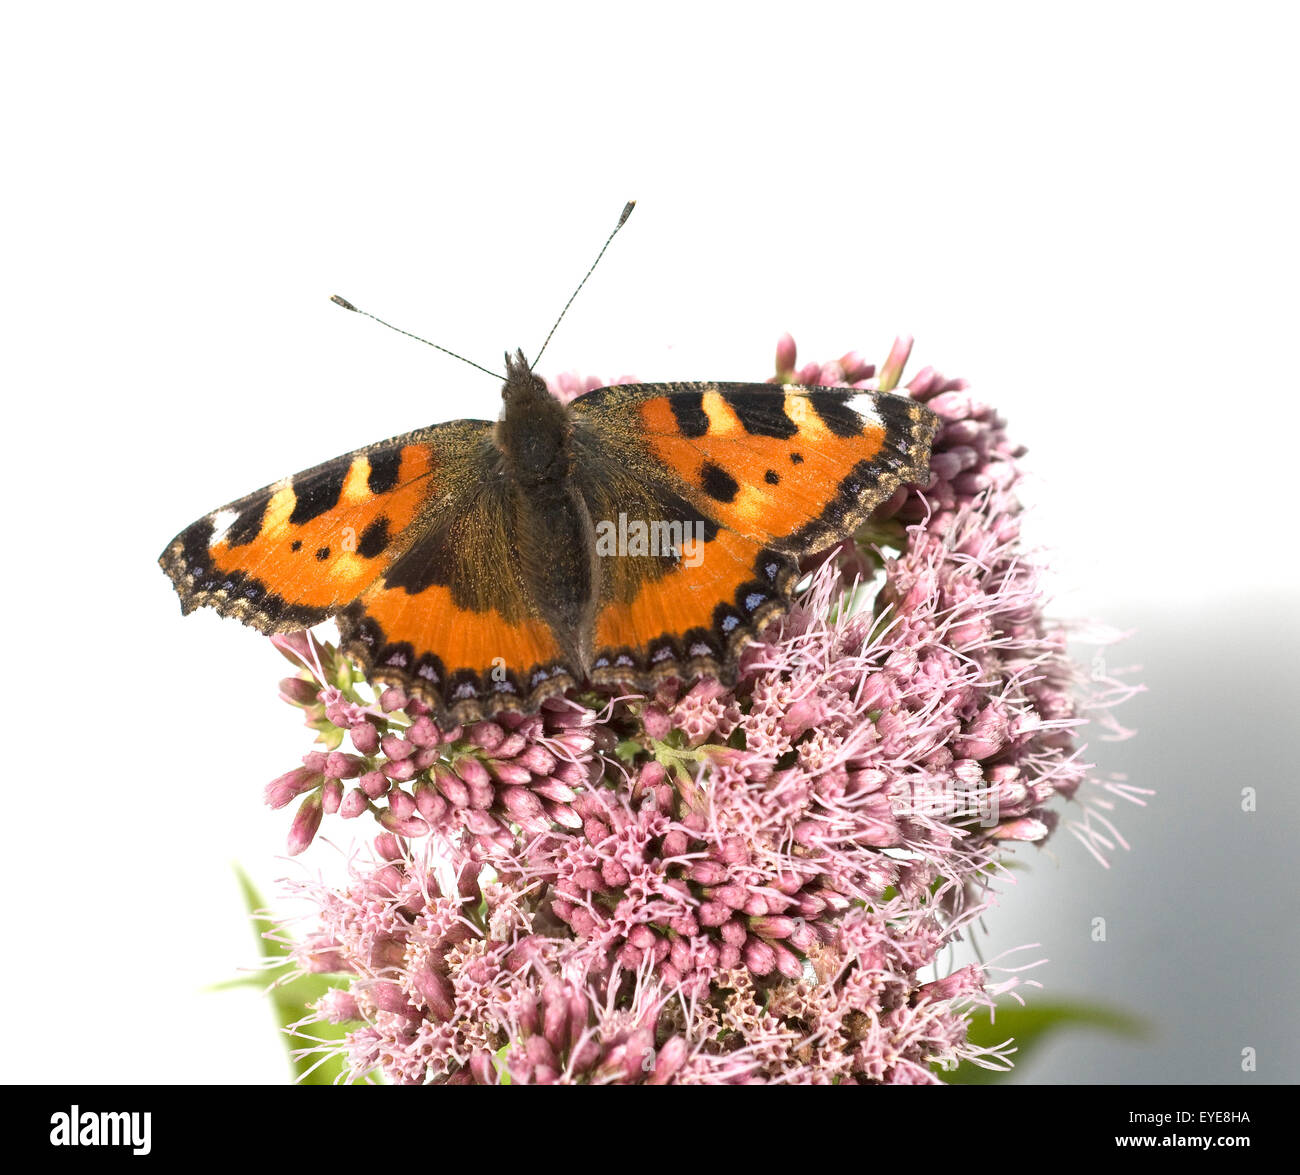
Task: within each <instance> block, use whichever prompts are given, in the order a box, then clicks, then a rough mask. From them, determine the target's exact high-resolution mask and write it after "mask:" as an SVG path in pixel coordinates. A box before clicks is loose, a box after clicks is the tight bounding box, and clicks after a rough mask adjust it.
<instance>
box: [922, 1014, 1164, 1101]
mask: <svg viewBox="0 0 1300 1175" xmlns="http://www.w3.org/2000/svg"><path fill="white" fill-rule="evenodd" d="M1069 1028H1091V1029H1095V1030H1098V1031H1101V1032H1109V1033H1110V1034H1111V1035H1113V1036H1123V1037H1128V1038H1129V1039H1140V1038H1142V1037H1145V1036H1147V1035H1148V1034H1149V1033H1150V1026H1149V1025H1148V1024H1147V1023H1146V1022H1145V1021H1144V1020H1140V1019H1138V1018H1137V1017H1136V1016H1131V1015H1129V1013H1127V1012H1122V1011H1120V1010H1118V1009H1117V1008H1108V1007H1105V1006H1103V1005H1101V1004H1088V1003H1053V1004H1030V1005H1029V1006H1028V1007H1021V1006H1020V1005H1018V1004H1005V1005H1004V1004H1000V1005H998V1009H997V1020H996V1022H994V1021H992V1020H990V1017H989V1013H988V1010H987V1009H980V1010H979V1011H977V1012H976V1014H975V1016H974V1017H973V1018H972V1019H971V1026H970V1033H969V1034H968V1039H969V1040H970V1041H971V1042H972V1043H974V1044H978V1045H984V1046H989V1047H991V1046H993V1045H998V1044H1001V1043H1002V1042H1003V1041H1004V1040H1006V1039H1007V1038H1008V1037H1014V1038H1015V1047H1016V1051H1015V1052H1014V1053H1013V1054H1012V1060H1013V1061H1014V1062H1015V1065H1016V1067H1017V1068H1019V1067H1020V1066H1022V1065H1024V1063H1025V1061H1026V1060H1027V1059H1028V1058H1029V1057H1030V1056H1031V1055H1032V1054H1033V1053H1034V1052H1035V1051H1036V1050H1037V1049H1039V1048H1040V1047H1041V1046H1042V1045H1043V1044H1044V1043H1046V1042H1047V1040H1048V1038H1049V1037H1053V1036H1054V1035H1055V1034H1056V1033H1058V1032H1061V1031H1062V1030H1064V1029H1069ZM936 1072H937V1074H938V1076H939V1078H940V1079H941V1080H943V1081H945V1082H947V1083H948V1084H949V1085H993V1084H995V1083H997V1082H1001V1081H1005V1080H1006V1079H1007V1077H1008V1076H1010V1074H1009V1073H1004V1072H999V1071H996V1070H992V1069H981V1068H980V1067H979V1066H978V1065H973V1064H971V1063H970V1062H964V1063H963V1064H961V1065H959V1066H958V1067H957V1068H956V1069H954V1070H952V1071H951V1072H946V1073H945V1072H943V1071H942V1070H936Z"/></svg>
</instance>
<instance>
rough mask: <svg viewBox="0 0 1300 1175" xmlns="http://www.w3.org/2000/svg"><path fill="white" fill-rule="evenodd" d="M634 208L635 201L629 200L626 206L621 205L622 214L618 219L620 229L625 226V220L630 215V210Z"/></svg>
mask: <svg viewBox="0 0 1300 1175" xmlns="http://www.w3.org/2000/svg"><path fill="white" fill-rule="evenodd" d="M635 207H636V201H635V200H629V201H628V202H627V203H626V204H624V205H623V213H622V215H621V216H620V217H619V218H618V227H619V228H622V227H623V226H624V225H625V224H627V218H628V217H629V216H631V215H632V209H633V208H635Z"/></svg>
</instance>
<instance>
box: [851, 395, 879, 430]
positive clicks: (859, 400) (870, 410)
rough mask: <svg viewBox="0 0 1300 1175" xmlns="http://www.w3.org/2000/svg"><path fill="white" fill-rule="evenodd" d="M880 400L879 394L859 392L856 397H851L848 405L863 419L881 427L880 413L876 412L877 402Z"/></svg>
mask: <svg viewBox="0 0 1300 1175" xmlns="http://www.w3.org/2000/svg"><path fill="white" fill-rule="evenodd" d="M879 399H880V393H879V392H859V393H858V394H857V395H856V396H850V397H849V400H848V404H849V407H850V408H852V409H853V411H854V412H856V413H857V414H858V415H859V416H861V417H862V418H863V419H865V420H869V421H870V422H871V423H872V424H876V425H879V424H880V423H881V419H880V413H878V412H877V411H876V401H877V400H879Z"/></svg>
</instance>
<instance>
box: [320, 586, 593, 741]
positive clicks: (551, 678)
mask: <svg viewBox="0 0 1300 1175" xmlns="http://www.w3.org/2000/svg"><path fill="white" fill-rule="evenodd" d="M508 586H509V585H507V587H508ZM512 594H515V593H512ZM339 631H340V633H341V634H342V647H343V651H344V652H345V653H348V654H350V655H352V656H355V657H357V658H359V659H360V660H361V661H362V662H363V663H364V664H365V665H366V666H367V667H368V669H369V672H368V674H367V676H368V677H369V678H370V679H371V680H372V681H382V682H387V683H389V684H393V685H400V686H402V687H403V688H404V689H406V690H408V691H410V692H412V693H414V694H415V695H416V696H417V697H420V698H422V699H423V700H424V701H426V702H428V703H429V704H430V705H433V706H435V707H437V708H438V709H439V710H444V709H445V710H446V711H447V712H449V713H450V714H451V715H453V716H454V718H455V720H456V721H458V722H472V721H476V720H477V719H479V718H481V717H482V716H483V715H484V714H486V713H490V712H493V711H495V710H502V709H519V708H522V707H525V706H527V707H530V708H532V709H535V708H536V705H537V703H538V702H540V701H541V700H542V699H543V698H546V697H549V696H551V695H552V694H556V693H560V692H562V691H563V690H565V689H567V688H568V687H569V686H571V685H573V684H574V678H573V675H572V673H571V672H570V671H569V669H568V667H567V666H566V665H565V663H564V660H563V656H562V654H561V651H560V647H559V645H558V644H556V641H555V637H554V636H553V635H552V633H551V630H550V628H549V627H547V625H546V624H545V623H544V622H543V621H542V620H540V619H538V618H535V617H521V616H516V617H515V618H513V619H507V618H506V617H505V616H503V615H502V614H501V613H500V612H499V611H497V610H496V609H487V610H484V611H476V610H474V609H472V608H467V607H461V606H460V605H458V604H457V603H456V601H455V599H453V596H452V590H451V588H449V587H445V586H441V585H437V584H431V585H429V586H427V587H423V588H421V589H420V590H419V591H418V592H415V593H412V592H409V591H407V590H406V589H405V588H403V587H388V586H386V585H385V584H384V583H383V582H382V581H380V582H377V583H375V584H374V585H373V586H372V587H371V588H370V589H369V590H368V591H367V592H366V593H365V595H363V596H362V597H361V599H360V600H358V601H357V602H356V603H355V604H353V605H352V606H351V607H349V608H348V609H346V610H345V611H344V612H343V613H342V614H341V615H340V616H339Z"/></svg>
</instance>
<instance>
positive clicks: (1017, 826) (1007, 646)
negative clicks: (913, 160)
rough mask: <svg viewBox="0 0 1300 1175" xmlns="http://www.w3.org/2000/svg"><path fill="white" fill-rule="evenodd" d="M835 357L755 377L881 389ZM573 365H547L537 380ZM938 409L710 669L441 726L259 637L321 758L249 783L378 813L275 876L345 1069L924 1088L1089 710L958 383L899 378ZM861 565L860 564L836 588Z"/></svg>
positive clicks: (972, 1051)
mask: <svg viewBox="0 0 1300 1175" xmlns="http://www.w3.org/2000/svg"><path fill="white" fill-rule="evenodd" d="M910 350H911V340H910V339H901V340H899V341H898V342H896V343H895V345H894V347H893V348H892V350H891V351H890V353H889V355H888V357H887V359H886V361H885V363H884V364H883V365H882V366H881V368H880V371H879V374H878V375H877V373H876V369H875V367H874V366H872V365H870V364H868V363H866V362H864V361H863V360H862V358H861V357H860V356H859V355H858V354H857V353H856V352H849V353H847V354H845V355H844V356H842V357H841V358H840V359H839V360H836V361H834V362H832V363H827V364H819V363H808V364H804V365H803V366H797V352H796V348H795V344H794V340H793V339H792V338H790V337H789V336H788V335H787V336H784V337H783V338H782V340H781V341H780V342H779V343H778V346H777V369H778V374H777V377H776V378H777V379H778V380H779V381H790V380H797V381H798V382H800V383H804V384H852V385H855V386H861V387H879V388H881V389H886V390H887V389H889V388H895V387H898V386H900V384H901V378H902V371H903V368H904V365H905V363H906V361H907V358H908V355H909V353H910ZM598 382H599V381H592V380H583V379H579V378H577V377H573V376H562V377H559V378H558V379H557V380H556V381H554V383H553V384H552V388H553V390H554V391H555V393H556V394H557V395H559V396H561V397H562V398H569V397H572V396H575V395H579V394H581V393H582V392H584V391H586V390H589V388H591V387H595V386H598ZM906 390H907V392H908V394H910V395H913V396H915V397H916V398H918V399H921V400H924V401H925V402H926V403H927V404H928V405H929V407H930V408H931V409H932V410H934V411H935V412H936V413H937V414H938V416H939V418H940V420H941V422H942V423H941V427H940V429H939V432H938V435H937V437H936V440H935V445H934V453H933V457H932V461H931V470H930V478H929V481H928V484H926V485H924V486H912V487H905V488H904V489H903V490H900V492H899V493H898V494H896V495H895V496H894V498H893V499H891V500H890V501H889V502H887V503H884V504H883V505H882V506H881V507H880V509H879V510H877V511H876V513H875V514H874V515H873V517H872V518H871V519H870V520H868V522H867V524H866V525H865V526H864V527H863V528H862V530H861V531H860V532H859V534H858V535H857V536H856V539H855V541H853V542H849V543H845V544H844V545H843V546H842V547H840V548H839V549H837V550H836V551H834V552H832V553H831V554H830V557H828V558H824V559H822V560H821V561H820V563H819V564H817V565H815V566H813V567H810V569H809V570H810V578H809V580H808V582H807V584H806V585H805V586H804V588H803V590H802V592H801V594H800V596H799V597H798V599H797V601H796V603H795V605H794V606H793V607H792V609H791V611H790V613H789V615H788V616H786V617H785V619H784V620H783V621H782V622H781V623H779V624H778V625H775V626H773V627H772V628H771V629H769V630H768V631H767V632H766V633H765V635H764V639H763V640H762V641H761V642H760V643H757V644H755V645H754V646H752V647H751V648H749V649H748V650H747V651H746V654H745V656H744V659H743V661H742V666H741V676H740V679H739V680H738V681H737V683H736V684H735V686H734V687H733V688H730V689H727V688H724V687H723V686H722V685H720V684H719V683H718V682H716V681H713V680H709V679H702V680H699V681H695V682H689V681H688V682H666V683H664V684H663V685H662V686H661V687H660V688H659V689H658V690H657V691H656V692H655V694H654V695H653V696H652V697H617V698H610V699H597V700H595V701H594V702H593V699H592V696H591V695H590V694H582V695H581V696H578V695H577V693H576V692H575V693H571V695H570V696H568V697H563V698H555V699H551V700H550V701H548V702H547V703H546V704H545V705H544V706H543V708H542V710H541V711H540V712H539V713H537V714H535V715H532V716H528V717H524V716H520V715H518V714H504V715H501V716H499V717H498V718H497V719H495V720H492V721H483V722H478V723H476V724H474V725H473V726H469V727H464V728H462V727H457V728H455V729H452V730H442V729H440V728H439V727H438V726H437V724H436V723H435V722H434V721H433V720H432V718H431V716H430V715H429V713H428V712H427V708H425V707H423V706H422V705H421V704H420V703H419V702H417V701H414V700H412V699H409V698H407V697H406V696H405V695H404V694H402V692H401V691H400V690H394V689H382V690H379V691H373V690H370V691H367V689H366V686H365V683H364V682H362V681H361V680H360V678H359V676H358V675H357V674H356V672H355V671H354V670H353V669H352V667H351V666H350V665H349V664H348V663H347V662H346V661H345V660H344V659H342V658H341V657H340V656H339V655H338V653H337V652H336V651H335V650H334V649H333V648H331V647H330V646H329V645H325V644H321V643H320V642H317V641H315V640H314V638H306V637H302V636H298V637H294V638H277V640H279V641H280V642H281V648H282V651H284V652H285V654H286V656H288V657H289V658H290V659H291V660H294V661H295V663H296V664H297V665H298V666H299V672H298V674H297V676H296V677H293V678H289V679H286V681H284V682H282V683H281V685H280V693H281V696H283V697H284V699H285V700H286V701H287V702H288V703H290V704H291V705H293V706H295V707H296V708H298V709H299V710H301V711H303V713H304V721H305V722H306V724H307V725H308V726H309V727H310V728H311V729H313V730H314V731H315V732H316V738H317V741H318V743H319V744H321V749H318V750H314V751H312V752H311V753H309V754H308V755H307V756H306V757H305V759H304V762H303V765H302V766H301V767H297V768H294V769H292V770H290V771H289V772H287V773H286V774H284V775H281V776H280V777H279V778H277V779H276V780H274V781H273V782H272V783H271V784H269V785H268V787H267V802H268V803H269V804H271V805H272V806H273V807H280V806H283V805H286V804H288V803H290V802H291V801H293V800H295V799H297V800H298V801H299V804H300V807H299V809H298V815H297V816H296V817H295V819H294V821H293V825H292V830H291V834H290V837H291V848H292V850H293V851H295V852H297V851H302V849H304V848H306V846H307V844H308V843H309V842H310V841H311V839H312V837H313V836H314V835H315V833H316V831H317V829H318V828H319V827H321V825H322V822H323V821H324V820H325V819H356V818H359V817H364V816H366V814H369V815H370V816H372V817H373V818H374V819H375V820H376V821H377V823H378V824H379V826H380V827H381V829H383V830H384V831H383V832H382V834H381V835H380V836H379V837H378V839H377V840H376V842H375V850H374V853H373V855H372V857H371V858H370V859H368V860H365V861H357V862H354V863H353V867H352V877H351V881H350V882H349V884H348V885H347V886H346V887H343V888H342V889H338V888H331V887H328V886H326V885H324V884H314V885H311V886H307V887H306V888H307V890H308V892H309V894H310V895H311V897H312V899H313V901H314V903H315V905H316V907H317V908H318V910H319V916H320V926H319V929H318V930H317V932H316V933H315V934H314V935H313V936H311V937H310V938H308V939H307V940H306V941H305V942H303V943H302V944H301V945H300V946H299V948H298V953H297V960H298V964H299V966H300V967H301V968H302V969H303V970H307V971H312V970H329V971H336V972H340V973H342V974H343V975H344V976H345V978H344V979H342V980H340V982H339V984H338V985H336V986H335V987H334V988H333V990H331V991H330V993H329V994H328V995H327V996H326V997H325V998H324V999H322V1000H321V1001H320V1002H319V1003H318V1005H317V1007H316V1012H315V1014H316V1015H317V1017H318V1018H320V1019H324V1020H330V1021H333V1022H345V1023H347V1024H349V1025H351V1028H350V1031H349V1033H348V1035H347V1037H346V1040H345V1043H344V1045H343V1046H342V1047H343V1049H344V1051H345V1053H346V1056H347V1059H348V1063H349V1066H350V1069H351V1071H352V1073H353V1075H354V1076H356V1077H360V1076H362V1075H364V1074H366V1073H368V1072H370V1071H372V1070H376V1069H377V1070H380V1071H382V1072H383V1073H384V1074H385V1075H386V1076H387V1077H388V1078H389V1079H390V1080H393V1081H398V1082H412V1083H435V1084H437V1083H454V1084H501V1083H505V1082H511V1083H517V1084H524V1083H532V1084H574V1083H590V1084H605V1083H616V1084H642V1083H644V1084H665V1083H681V1084H730V1083H752V1082H782V1083H804V1084H832V1083H859V1084H877V1083H916V1082H936V1081H938V1080H940V1076H939V1075H940V1073H941V1072H942V1071H943V1070H944V1069H947V1068H951V1067H952V1066H953V1065H955V1064H956V1063H957V1062H958V1061H960V1060H963V1059H967V1060H973V1061H975V1062H976V1063H979V1064H985V1065H989V1066H995V1067H996V1066H1002V1065H1003V1064H1004V1063H1005V1058H1004V1057H1003V1056H1002V1055H1001V1054H1000V1053H983V1052H981V1050H979V1049H977V1048H975V1047H974V1046H972V1045H970V1044H969V1043H968V1042H967V1040H966V1030H967V1024H968V1018H969V1015H970V1012H971V1009H972V1008H973V1007H974V1006H975V1005H976V1004H978V1003H988V1002H990V999H991V997H992V996H993V995H995V994H997V993H998V992H999V991H1002V990H1006V989H1007V988H1009V987H1010V986H1013V984H1014V980H1012V981H1008V982H1005V983H1002V984H999V985H995V984H992V983H991V982H990V979H989V975H988V973H987V972H986V970H985V969H984V968H982V967H980V966H978V965H968V966H965V967H962V968H960V969H958V970H955V971H952V972H950V973H946V974H941V975H940V977H939V978H934V977H933V975H931V974H928V973H929V972H931V971H932V969H933V968H935V967H936V965H938V966H942V964H943V960H944V952H945V949H946V948H947V947H948V946H949V945H950V944H951V943H952V942H953V941H955V940H956V939H958V938H960V937H961V936H962V934H963V933H964V930H965V928H966V926H967V925H968V924H969V923H970V922H971V921H972V919H974V918H975V917H977V916H978V915H979V914H980V913H981V912H983V911H984V910H986V908H987V907H988V905H989V903H990V901H991V898H992V894H991V890H990V888H989V887H990V882H991V880H992V878H993V877H994V875H995V874H996V872H997V867H998V864H999V861H1000V860H1001V858H1002V857H1003V855H1004V854H1005V853H1006V852H1007V851H1008V846H1011V845H1014V844H1015V843H1017V842H1021V841H1031V842H1039V841H1042V840H1043V839H1045V838H1046V837H1047V836H1048V835H1049V834H1050V832H1051V831H1052V829H1053V827H1054V826H1055V823H1056V821H1057V811H1056V808H1055V807H1054V805H1055V803H1056V802H1057V801H1058V800H1059V799H1066V800H1069V799H1071V798H1072V797H1074V796H1075V795H1076V793H1078V792H1079V790H1080V788H1081V787H1082V785H1083V784H1084V783H1085V781H1086V779H1087V772H1088V768H1087V767H1086V766H1085V765H1084V764H1082V763H1081V762H1080V758H1079V752H1080V749H1081V748H1080V747H1079V745H1078V742H1077V737H1078V733H1079V730H1080V727H1081V726H1082V725H1083V724H1084V723H1085V721H1086V720H1087V712H1088V708H1089V700H1088V698H1087V697H1086V696H1084V695H1083V694H1081V692H1080V689H1079V683H1080V675H1079V674H1077V673H1076V672H1075V670H1074V668H1073V666H1072V665H1071V663H1070V662H1069V660H1068V659H1067V657H1066V654H1065V650H1064V641H1063V639H1062V636H1061V633H1060V630H1059V629H1057V628H1055V627H1054V626H1053V625H1052V624H1050V623H1049V622H1048V621H1047V619H1046V618H1045V614H1044V606H1045V598H1044V591H1043V585H1042V581H1041V575H1040V569H1039V565H1038V564H1037V563H1036V562H1035V560H1034V559H1033V558H1031V557H1030V555H1029V553H1028V552H1026V551H1025V549H1024V548H1023V546H1022V545H1021V541H1020V534H1019V514H1020V504H1019V501H1018V499H1017V496H1016V490H1017V486H1018V482H1019V478H1020V471H1019V464H1018V459H1019V457H1020V455H1021V453H1022V450H1021V449H1020V448H1019V447H1018V446H1016V445H1014V444H1013V443H1012V442H1011V441H1010V440H1009V439H1008V438H1007V435H1006V432H1005V425H1004V422H1003V421H1002V420H1001V418H1000V417H998V415H997V414H996V413H995V412H994V411H993V410H992V409H990V408H989V407H987V406H986V405H985V404H983V403H982V402H981V401H980V400H978V399H977V398H975V397H974V395H973V394H972V393H971V392H970V390H969V389H968V388H967V387H966V385H965V383H964V382H962V381H960V380H947V379H945V378H944V377H942V376H941V375H939V374H938V373H936V372H935V371H933V370H932V369H930V368H926V369H924V370H923V371H922V372H921V373H920V374H919V375H917V376H916V377H915V378H913V379H912V380H911V382H910V383H908V384H907V385H906ZM858 576H861V577H862V578H861V579H858V578H856V577H858Z"/></svg>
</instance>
